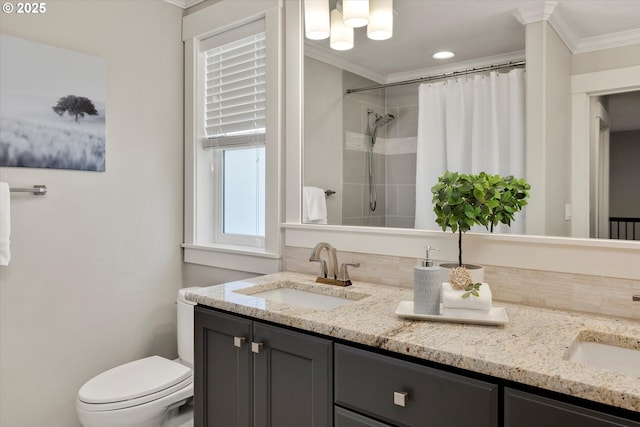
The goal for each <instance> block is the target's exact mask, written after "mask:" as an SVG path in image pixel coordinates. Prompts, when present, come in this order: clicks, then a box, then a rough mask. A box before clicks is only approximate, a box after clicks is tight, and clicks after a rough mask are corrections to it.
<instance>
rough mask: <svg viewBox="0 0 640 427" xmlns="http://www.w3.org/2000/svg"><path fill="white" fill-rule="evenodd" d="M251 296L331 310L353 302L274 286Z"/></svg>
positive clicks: (315, 308)
mask: <svg viewBox="0 0 640 427" xmlns="http://www.w3.org/2000/svg"><path fill="white" fill-rule="evenodd" d="M251 296H253V297H258V298H264V299H266V300H269V301H274V302H280V303H284V304H289V305H296V306H298V307H305V308H311V309H314V310H331V309H332V308H337V307H342V306H343V305H346V304H349V303H351V302H353V300H350V299H348V298H343V297H336V296H333V295H323V294H317V293H315V292H308V291H301V290H298V289H291V288H276V289H271V290H268V291H263V292H258V293H255V294H251Z"/></svg>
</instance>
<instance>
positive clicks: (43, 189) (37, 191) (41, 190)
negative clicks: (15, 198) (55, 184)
mask: <svg viewBox="0 0 640 427" xmlns="http://www.w3.org/2000/svg"><path fill="white" fill-rule="evenodd" d="M9 192H11V193H33V195H34V196H44V195H45V194H47V186H46V185H34V186H33V188H9Z"/></svg>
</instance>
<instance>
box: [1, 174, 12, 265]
mask: <svg viewBox="0 0 640 427" xmlns="http://www.w3.org/2000/svg"><path fill="white" fill-rule="evenodd" d="M10 236H11V199H10V194H9V184H7V183H6V182H0V265H9V261H11V250H10V240H9V237H10Z"/></svg>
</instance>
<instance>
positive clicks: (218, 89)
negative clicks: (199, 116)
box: [201, 21, 266, 147]
mask: <svg viewBox="0 0 640 427" xmlns="http://www.w3.org/2000/svg"><path fill="white" fill-rule="evenodd" d="M201 46H202V47H203V48H204V49H203V51H204V55H205V60H206V75H205V90H206V95H205V96H206V97H205V134H206V141H204V142H203V145H204V146H205V147H229V146H234V145H250V144H251V145H253V144H264V143H265V68H266V58H265V31H264V22H263V21H256V22H253V23H251V24H248V25H244V26H242V27H240V28H236V29H233V30H230V31H227V32H225V33H222V34H218V35H215V36H213V37H210V38H208V39H206V40H204V41H203V44H202V45H201Z"/></svg>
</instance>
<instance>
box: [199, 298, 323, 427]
mask: <svg viewBox="0 0 640 427" xmlns="http://www.w3.org/2000/svg"><path fill="white" fill-rule="evenodd" d="M194 322H195V332H194V333H195V343H194V351H195V354H194V364H195V377H194V391H195V399H194V404H195V412H194V425H195V426H196V427H219V426H234V427H245V426H246V427H250V426H251V427H300V426H305V427H331V426H333V407H332V391H333V381H332V378H333V365H332V360H333V359H332V352H333V344H332V342H331V341H330V340H326V339H323V338H318V337H315V336H312V335H307V334H303V333H299V332H295V331H291V330H288V329H284V328H280V327H276V326H272V325H268V324H265V323H262V322H258V321H253V320H249V319H245V318H243V317H240V316H234V315H230V314H227V313H221V312H218V311H214V310H211V309H207V308H202V307H199V306H198V307H196V309H195V316H194Z"/></svg>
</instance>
